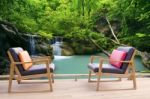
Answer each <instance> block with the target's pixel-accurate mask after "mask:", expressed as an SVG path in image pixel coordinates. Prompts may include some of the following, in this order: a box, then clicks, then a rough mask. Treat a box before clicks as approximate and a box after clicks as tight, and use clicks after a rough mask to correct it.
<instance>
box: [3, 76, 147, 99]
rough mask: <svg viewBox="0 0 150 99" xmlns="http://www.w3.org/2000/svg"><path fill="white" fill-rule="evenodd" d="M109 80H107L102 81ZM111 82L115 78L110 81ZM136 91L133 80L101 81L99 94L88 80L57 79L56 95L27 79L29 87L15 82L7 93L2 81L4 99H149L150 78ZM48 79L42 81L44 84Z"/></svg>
mask: <svg viewBox="0 0 150 99" xmlns="http://www.w3.org/2000/svg"><path fill="white" fill-rule="evenodd" d="M103 80H104V81H105V80H108V79H106V78H105V79H103ZM111 80H112V79H111ZM136 80H137V89H136V90H134V89H133V85H132V81H129V80H127V79H126V78H123V79H122V81H121V82H120V81H115V82H114V81H113V82H101V83H100V91H96V83H88V81H87V79H78V80H77V81H76V80H74V79H56V80H55V83H54V84H53V92H49V86H48V84H47V83H36V84H35V83H32V82H34V81H36V82H37V80H32V81H31V80H25V82H24V83H26V82H28V83H29V82H31V83H30V84H19V85H18V83H17V82H16V81H13V86H12V93H8V80H0V98H1V99H32V98H36V99H150V93H149V92H150V78H149V77H144V78H143V77H138V78H137V79H136ZM43 81H45V82H46V80H39V82H43Z"/></svg>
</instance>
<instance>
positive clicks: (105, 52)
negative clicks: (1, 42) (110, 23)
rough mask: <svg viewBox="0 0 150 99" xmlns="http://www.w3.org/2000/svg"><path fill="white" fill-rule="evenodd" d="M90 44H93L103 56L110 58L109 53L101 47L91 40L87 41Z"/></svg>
mask: <svg viewBox="0 0 150 99" xmlns="http://www.w3.org/2000/svg"><path fill="white" fill-rule="evenodd" d="M89 40H90V42H91V43H93V44H94V45H95V46H96V47H97V48H99V49H100V50H101V51H102V52H103V53H104V54H105V55H107V56H110V53H109V52H108V51H106V50H104V49H103V48H102V47H100V46H99V45H98V44H97V43H96V42H95V41H94V40H93V39H91V38H90V39H89Z"/></svg>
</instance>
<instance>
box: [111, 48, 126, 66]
mask: <svg viewBox="0 0 150 99" xmlns="http://www.w3.org/2000/svg"><path fill="white" fill-rule="evenodd" d="M126 54H127V53H126V52H124V51H119V50H113V52H112V54H111V55H110V64H111V65H113V66H115V67H117V68H120V67H121V65H122V62H119V61H123V60H124V59H125V57H126Z"/></svg>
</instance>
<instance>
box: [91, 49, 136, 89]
mask: <svg viewBox="0 0 150 99" xmlns="http://www.w3.org/2000/svg"><path fill="white" fill-rule="evenodd" d="M115 51H116V52H115ZM115 51H113V52H112V54H111V55H110V57H109V58H108V59H105V58H102V57H100V56H91V58H90V63H89V64H88V68H89V79H88V82H92V80H91V75H92V73H94V74H96V76H97V81H96V82H97V91H98V90H99V84H100V82H101V80H100V78H101V77H102V76H111V77H112V76H113V77H118V78H119V80H121V78H122V77H129V78H131V79H132V80H133V88H134V89H136V77H135V63H134V56H135V53H136V50H135V49H134V48H133V47H118V48H117V49H116V50H115ZM118 52H119V53H118ZM120 53H123V54H122V55H120ZM118 57H119V58H118ZM95 58H99V63H94V60H95ZM105 61H107V62H108V64H106V63H104V62H105ZM118 65H120V66H118Z"/></svg>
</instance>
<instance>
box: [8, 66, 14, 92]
mask: <svg viewBox="0 0 150 99" xmlns="http://www.w3.org/2000/svg"><path fill="white" fill-rule="evenodd" d="M13 77H14V66H13V65H12V64H11V65H10V76H9V85H8V92H9V93H10V92H11V87H12V80H13Z"/></svg>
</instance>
